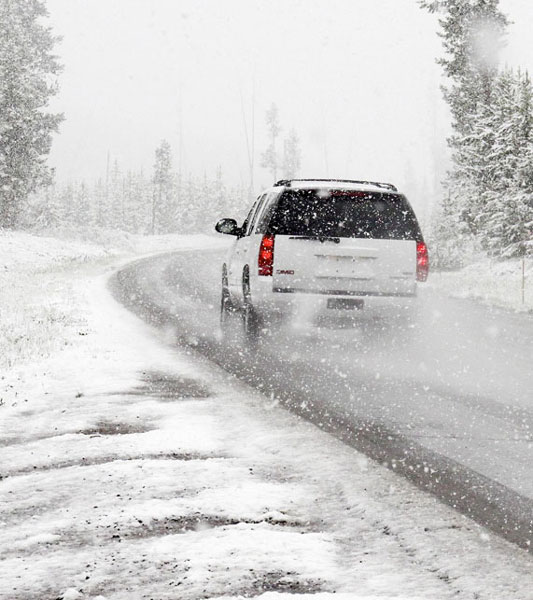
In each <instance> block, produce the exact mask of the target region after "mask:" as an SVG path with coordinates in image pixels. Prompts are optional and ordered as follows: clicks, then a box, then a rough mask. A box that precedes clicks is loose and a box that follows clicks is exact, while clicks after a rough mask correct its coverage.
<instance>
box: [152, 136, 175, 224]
mask: <svg viewBox="0 0 533 600" xmlns="http://www.w3.org/2000/svg"><path fill="white" fill-rule="evenodd" d="M153 185H154V189H153V199H152V202H153V204H152V226H151V230H152V234H153V233H168V232H169V231H173V230H174V219H173V218H172V217H173V215H174V213H175V202H174V179H173V175H172V151H171V149H170V144H169V143H168V142H167V141H166V140H163V141H162V142H161V144H160V145H159V147H158V148H157V150H156V151H155V165H154V177H153Z"/></svg>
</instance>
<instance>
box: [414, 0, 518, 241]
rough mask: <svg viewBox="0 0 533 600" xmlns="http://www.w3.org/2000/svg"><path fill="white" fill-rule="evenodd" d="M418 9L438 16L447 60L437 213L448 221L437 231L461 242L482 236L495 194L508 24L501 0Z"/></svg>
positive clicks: (463, 0) (432, 0)
mask: <svg viewBox="0 0 533 600" xmlns="http://www.w3.org/2000/svg"><path fill="white" fill-rule="evenodd" d="M420 5H421V6H422V7H423V8H426V9H427V10H429V11H430V12H432V13H438V14H439V15H441V17H440V19H439V24H440V27H441V31H440V33H439V35H440V36H441V38H442V40H443V47H444V50H445V57H444V58H442V59H439V60H438V61H437V62H438V63H439V64H441V65H442V67H443V69H444V73H445V75H446V76H447V77H448V79H449V84H448V86H446V87H444V88H443V94H444V98H445V100H446V102H447V103H448V105H449V107H450V111H451V116H452V128H453V134H452V136H451V137H450V138H449V140H448V145H449V147H450V149H451V151H452V162H453V168H452V170H451V172H450V173H449V175H448V179H447V181H446V183H445V185H446V188H447V192H448V193H447V194H446V196H445V197H444V198H443V210H442V211H440V213H439V214H440V218H444V219H447V221H448V222H447V223H446V224H444V225H443V226H442V227H438V228H436V229H437V230H440V231H442V232H444V234H445V235H451V236H452V237H453V238H454V239H455V240H456V242H459V243H464V242H465V238H468V237H469V236H472V235H480V234H481V233H482V232H483V227H484V224H485V223H487V214H486V212H487V211H486V204H487V201H488V200H489V198H488V196H489V195H490V194H491V193H492V192H494V189H493V188H494V186H493V184H494V182H495V181H496V180H497V178H498V174H497V172H498V169H500V167H501V165H499V164H498V165H496V164H495V163H496V162H497V161H496V159H495V156H496V154H498V152H501V147H500V148H497V147H496V146H495V145H496V143H497V140H498V138H497V134H498V131H501V127H502V126H503V119H502V118H501V115H498V114H497V112H496V111H495V101H496V99H495V86H496V84H497V81H498V66H497V58H498V53H499V51H500V49H501V48H502V46H503V38H504V34H505V31H506V27H507V24H508V21H507V18H506V16H505V15H504V14H503V13H502V12H501V11H500V10H499V0H420ZM500 83H501V82H500ZM502 85H503V83H502ZM500 91H501V90H500ZM498 128H500V129H498ZM438 241H439V242H440V243H444V242H445V241H446V240H443V239H441V240H438Z"/></svg>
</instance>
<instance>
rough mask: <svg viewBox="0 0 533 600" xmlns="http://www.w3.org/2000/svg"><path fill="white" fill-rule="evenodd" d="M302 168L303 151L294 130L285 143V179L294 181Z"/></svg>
mask: <svg viewBox="0 0 533 600" xmlns="http://www.w3.org/2000/svg"><path fill="white" fill-rule="evenodd" d="M301 166H302V151H301V149H300V139H299V137H298V134H297V133H296V131H295V130H294V129H291V130H290V132H289V135H288V137H287V138H286V139H285V141H284V143H283V177H284V178H285V179H294V178H295V177H296V176H297V175H298V172H299V171H300V168H301Z"/></svg>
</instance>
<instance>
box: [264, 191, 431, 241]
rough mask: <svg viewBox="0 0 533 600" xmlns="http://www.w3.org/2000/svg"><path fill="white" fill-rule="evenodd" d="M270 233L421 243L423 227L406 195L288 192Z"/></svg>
mask: <svg viewBox="0 0 533 600" xmlns="http://www.w3.org/2000/svg"><path fill="white" fill-rule="evenodd" d="M268 232H269V233H273V234H278V235H298V236H311V237H318V238H320V237H354V238H371V239H389V240H419V239H421V233H420V228H419V226H418V223H417V220H416V217H415V215H414V213H413V210H412V208H411V207H410V206H409V204H408V202H407V201H406V200H405V198H404V197H403V196H400V195H396V194H379V193H369V192H357V191H355V192H354V191H350V190H327V191H323V190H288V191H286V192H284V193H283V195H282V196H281V198H280V199H279V202H278V204H277V206H276V208H275V210H274V213H273V214H272V217H271V219H270V223H269V226H268Z"/></svg>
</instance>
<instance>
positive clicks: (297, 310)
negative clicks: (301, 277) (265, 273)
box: [251, 277, 417, 318]
mask: <svg viewBox="0 0 533 600" xmlns="http://www.w3.org/2000/svg"><path fill="white" fill-rule="evenodd" d="M251 292H252V293H251V296H252V304H253V305H254V307H255V308H256V310H258V312H260V313H261V314H262V315H264V316H265V317H267V318H268V315H272V316H282V317H288V318H291V317H294V316H297V315H301V314H305V315H308V316H309V317H311V318H312V317H314V316H317V317H319V316H322V315H330V316H333V315H335V314H344V315H346V314H348V313H358V312H361V311H359V310H357V309H358V308H359V309H361V308H362V309H363V311H364V313H365V314H368V315H369V316H392V317H395V316H397V315H404V314H406V313H409V312H410V311H411V310H413V309H414V307H415V306H416V295H417V293H416V292H417V286H416V283H415V282H413V286H412V291H411V293H405V291H402V292H398V293H383V292H375V291H357V292H347V291H344V290H335V289H328V290H319V291H308V290H301V289H298V288H279V287H278V288H274V287H272V280H271V279H269V278H266V277H265V278H260V277H257V278H256V279H255V280H253V281H252V290H251ZM331 299H337V300H339V301H342V300H343V299H344V300H346V302H345V303H343V302H330V300H331ZM356 300H360V302H356ZM350 308H352V309H355V310H350Z"/></svg>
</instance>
